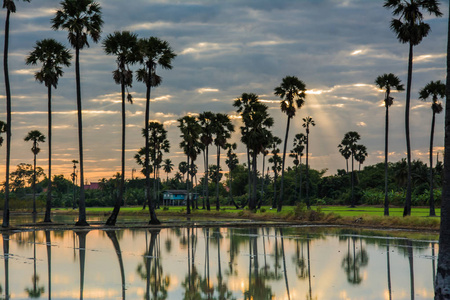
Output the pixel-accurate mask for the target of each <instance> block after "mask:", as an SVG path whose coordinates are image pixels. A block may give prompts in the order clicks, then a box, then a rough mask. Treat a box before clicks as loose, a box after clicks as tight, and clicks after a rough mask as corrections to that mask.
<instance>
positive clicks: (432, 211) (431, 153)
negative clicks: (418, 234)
mask: <svg viewBox="0 0 450 300" xmlns="http://www.w3.org/2000/svg"><path fill="white" fill-rule="evenodd" d="M435 120H436V113H435V112H434V110H433V120H432V122H431V135H430V217H435V216H436V212H435V211H434V187H433V137H434V124H435Z"/></svg>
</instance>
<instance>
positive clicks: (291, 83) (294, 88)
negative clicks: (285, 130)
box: [275, 76, 306, 118]
mask: <svg viewBox="0 0 450 300" xmlns="http://www.w3.org/2000/svg"><path fill="white" fill-rule="evenodd" d="M305 92H306V85H305V84H304V83H303V81H301V80H300V79H298V78H297V77H295V76H286V77H284V78H283V80H282V82H281V85H280V86H278V87H276V88H275V95H277V96H279V97H280V98H281V99H284V100H283V101H281V111H282V112H284V113H286V115H287V116H288V117H289V118H292V117H294V116H295V112H296V108H295V106H297V108H301V107H302V106H303V104H304V103H305V98H306V93H305Z"/></svg>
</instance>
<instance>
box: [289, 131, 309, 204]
mask: <svg viewBox="0 0 450 300" xmlns="http://www.w3.org/2000/svg"><path fill="white" fill-rule="evenodd" d="M305 143H306V136H305V135H304V134H303V133H298V134H296V135H295V137H294V148H293V149H292V150H291V154H290V155H289V156H290V157H293V158H294V165H295V166H296V170H295V175H296V177H297V173H298V170H299V169H300V176H299V177H300V184H299V191H298V203H301V202H302V156H303V150H305V146H304V144H305ZM295 184H296V186H297V179H295Z"/></svg>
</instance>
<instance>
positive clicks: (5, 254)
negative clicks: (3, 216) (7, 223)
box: [2, 233, 9, 299]
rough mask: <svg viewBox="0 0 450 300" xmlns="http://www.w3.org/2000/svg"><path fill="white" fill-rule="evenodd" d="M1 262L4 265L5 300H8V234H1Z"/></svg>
mask: <svg viewBox="0 0 450 300" xmlns="http://www.w3.org/2000/svg"><path fill="white" fill-rule="evenodd" d="M2 238H3V261H4V263H5V299H9V234H5V233H2Z"/></svg>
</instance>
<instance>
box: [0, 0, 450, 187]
mask: <svg viewBox="0 0 450 300" xmlns="http://www.w3.org/2000/svg"><path fill="white" fill-rule="evenodd" d="M98 2H99V3H100V5H101V6H102V9H103V19H104V21H105V26H104V28H103V31H104V32H103V37H105V36H106V35H107V34H109V33H112V32H113V31H115V30H130V31H134V32H136V33H137V34H138V35H139V36H141V37H148V36H150V35H154V36H158V37H160V38H162V39H164V40H167V41H168V42H169V43H170V44H171V46H172V47H173V49H174V51H175V52H176V53H177V54H178V57H177V58H176V59H175V61H174V62H173V66H174V68H173V70H171V71H161V73H160V74H161V75H162V76H163V78H164V81H163V84H162V85H161V86H160V87H158V88H156V89H154V90H153V92H152V98H153V99H154V100H153V101H152V104H151V119H152V120H158V121H160V122H162V123H164V124H165V125H166V128H167V129H168V131H169V133H168V136H169V139H170V141H171V144H172V149H171V153H170V154H168V155H167V158H171V159H172V161H173V162H174V163H175V165H178V163H179V162H180V161H181V160H183V159H184V155H181V154H180V149H179V147H178V145H179V135H180V133H179V130H178V128H177V127H176V125H177V122H176V119H178V118H180V117H182V116H184V115H186V114H189V113H198V112H201V111H206V110H210V111H213V112H223V113H228V114H230V115H234V114H235V110H234V108H233V107H232V101H233V100H234V99H235V98H237V97H239V96H240V95H241V94H242V93H243V92H253V93H256V94H258V95H260V96H261V99H263V100H266V104H267V105H269V107H270V108H271V110H270V113H271V115H272V116H273V117H274V119H275V125H274V128H273V130H274V133H275V135H277V136H280V137H283V136H284V135H283V133H284V130H285V126H286V117H285V116H284V115H282V114H281V113H280V109H279V104H277V103H276V101H275V100H277V101H278V100H279V99H277V98H276V97H275V96H274V95H273V89H274V87H276V86H278V85H279V84H280V82H281V79H282V78H283V77H284V76H287V75H296V76H298V77H299V78H300V79H302V80H303V81H304V82H305V83H306V86H307V88H308V90H310V91H311V92H310V93H308V95H307V100H306V104H305V106H304V107H303V108H302V109H301V110H300V111H299V112H298V113H297V116H296V117H295V118H294V120H293V121H292V123H291V124H292V125H291V126H292V127H291V131H290V140H289V142H288V144H289V146H291V145H292V141H293V136H294V134H295V133H299V132H303V130H304V129H303V128H302V127H301V119H302V118H303V117H305V116H308V115H310V116H312V117H313V118H314V119H315V120H316V127H314V128H312V129H311V139H310V141H311V145H310V152H311V153H310V163H311V166H312V167H313V168H316V169H324V168H328V170H329V173H330V174H334V173H335V172H336V169H338V168H344V167H345V162H344V159H343V158H342V157H341V156H340V155H339V153H338V151H337V145H338V144H339V142H340V141H341V139H342V137H343V136H344V134H345V132H347V131H351V130H356V131H358V132H359V133H360V134H361V136H362V140H361V143H363V144H365V145H366V146H367V148H368V153H369V157H368V159H367V160H366V164H373V163H376V162H381V161H383V159H382V153H383V151H384V148H383V147H384V146H383V144H384V109H383V107H380V104H381V100H382V98H383V92H381V91H377V90H376V89H375V88H374V87H373V82H374V80H375V78H376V77H377V76H378V75H381V74H383V73H390V72H392V73H395V74H396V75H397V76H399V77H400V78H401V79H402V81H403V82H405V81H406V69H407V63H406V61H407V56H408V53H407V46H406V45H402V44H400V43H398V41H397V40H396V38H395V35H394V34H393V33H392V32H391V31H390V29H389V22H390V20H391V18H392V15H391V12H390V11H389V10H387V9H385V8H383V7H382V2H381V1H366V0H351V1H349V0H321V1H317V0H315V1H291V0H277V1H268V0H259V1H251V0H239V1H235V0H234V1H217V0H215V1H211V0H208V1H205V0H189V1H176V0H158V1H147V0H133V1H127V2H124V1H119V0H99V1H98ZM57 3H58V1H50V0H40V1H31V2H30V3H23V2H18V3H17V13H15V14H12V16H11V36H10V39H11V40H10V65H9V67H10V73H11V76H10V77H11V78H10V79H11V87H12V101H13V113H14V114H13V128H14V129H13V138H12V143H13V144H12V147H13V151H12V164H13V166H15V165H17V164H19V163H22V162H27V161H31V160H32V155H31V153H30V151H29V148H30V146H29V145H26V144H25V142H24V141H23V137H24V136H25V135H26V133H27V132H28V131H30V130H34V129H39V130H41V131H42V132H43V133H45V132H46V124H47V123H46V122H47V121H46V114H45V112H46V108H47V106H46V97H47V96H46V89H45V87H44V86H42V85H40V84H38V83H36V82H35V81H34V78H33V75H32V74H33V72H34V71H35V70H36V68H33V67H29V66H25V64H24V58H25V56H26V55H27V54H28V53H29V52H30V51H31V49H32V47H33V46H34V44H35V42H36V40H40V39H43V38H49V37H51V38H55V39H57V40H58V41H60V42H63V43H66V44H67V39H66V32H54V31H52V30H51V29H50V19H51V18H52V17H53V15H54V12H55V10H56V8H57V6H56V5H57ZM447 5H448V2H445V1H442V11H443V12H444V17H443V18H439V19H435V18H430V17H428V16H427V21H428V22H429V23H430V26H431V29H432V32H431V34H430V35H429V36H428V37H427V38H425V39H424V41H423V42H422V44H420V45H419V46H417V47H415V49H414V51H415V52H414V53H415V65H414V76H413V80H414V82H413V90H412V103H411V104H412V110H411V132H412V137H411V141H412V149H413V159H417V158H421V159H424V160H425V159H426V155H427V152H428V135H429V128H430V125H429V124H430V122H431V110H430V108H429V103H428V104H426V105H425V104H423V103H421V102H420V101H418V90H419V89H420V88H421V87H423V86H424V85H425V84H426V83H427V82H429V81H430V80H439V79H440V80H442V79H444V75H445V68H444V67H445V49H446V48H445V46H446V41H445V38H442V37H443V36H445V35H446V30H447V16H446V13H447V11H448V8H447ZM2 15H3V16H4V13H3V14H2ZM0 24H1V25H0V35H1V37H3V30H4V27H3V26H4V25H3V24H4V22H0ZM91 46H92V47H91V48H89V49H85V50H83V51H82V53H81V71H82V97H83V109H84V111H85V113H84V119H83V122H84V146H85V153H84V154H85V163H86V164H85V171H86V176H85V178H86V179H87V180H89V181H96V180H97V179H100V178H102V177H111V176H112V175H113V174H114V173H115V172H117V171H119V169H120V145H121V141H120V130H121V125H120V122H121V119H120V104H119V102H120V95H119V93H118V92H119V87H118V86H117V85H116V84H114V82H113V80H112V78H111V71H112V70H113V68H115V63H114V58H113V57H109V56H106V55H105V54H104V53H103V49H102V48H101V45H95V44H94V43H92V45H91ZM0 47H1V48H2V49H3V38H0ZM64 71H65V76H64V77H63V78H62V79H61V80H60V83H59V87H58V89H57V90H55V91H54V92H53V99H54V105H53V110H54V120H53V124H54V132H53V147H54V149H53V167H54V172H53V173H54V174H60V173H62V174H64V175H65V176H67V177H68V175H69V174H70V172H71V171H72V169H71V163H70V162H71V161H72V160H73V159H77V158H78V144H77V121H76V114H75V110H76V107H75V100H74V99H75V88H74V86H75V84H74V71H73V67H71V68H65V69H64ZM0 82H1V88H0V98H1V99H4V93H5V92H4V88H3V72H1V74H0ZM131 93H132V94H133V96H134V99H135V103H134V104H133V105H128V104H127V124H128V125H127V141H126V143H127V153H126V159H127V164H126V165H127V174H126V177H127V178H129V177H130V175H131V169H132V168H137V165H136V163H135V162H134V159H133V156H134V154H135V152H136V150H137V149H139V148H140V147H141V146H142V144H143V142H142V137H141V129H140V128H142V126H143V119H144V117H143V110H144V103H145V102H144V98H145V89H144V86H143V84H141V83H135V84H134V86H133V88H132V89H131ZM394 97H395V103H394V105H393V106H392V108H391V114H390V116H391V127H390V128H391V133H390V137H391V140H390V147H391V148H390V152H391V160H392V161H397V160H399V159H400V158H402V157H404V156H405V154H404V153H405V141H404V140H405V139H404V125H403V118H404V117H403V115H404V104H403V103H404V98H405V93H401V94H398V95H394ZM0 111H1V114H0V119H4V112H5V110H4V109H1V110H0ZM235 124H236V125H237V126H240V125H241V122H240V120H235ZM233 140H234V141H236V142H237V141H239V135H238V134H234V135H233ZM435 146H436V149H439V150H442V146H443V115H440V116H438V117H437V126H436V138H435ZM41 148H42V152H41V153H40V155H39V156H38V164H39V165H41V166H43V167H44V170H45V169H46V156H47V153H48V152H47V147H46V145H42V147H41ZM0 151H1V152H0V154H2V155H0V157H4V155H3V152H4V151H5V147H2V148H0ZM238 152H240V153H241V155H240V156H239V158H240V159H241V161H242V160H245V155H244V154H245V151H244V149H243V147H242V146H240V147H239V149H238ZM210 153H211V155H214V153H215V151H214V150H212V151H210ZM0 163H1V164H3V163H4V160H0ZM198 163H199V164H200V168H199V170H200V171H202V170H203V167H202V163H201V162H200V160H199V162H198ZM289 164H291V161H289ZM3 170H4V168H3V167H2V168H0V171H1V172H4V171H3ZM0 176H1V174H0ZM2 177H4V175H3V176H2ZM2 177H0V178H2Z"/></svg>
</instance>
